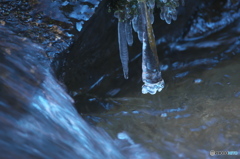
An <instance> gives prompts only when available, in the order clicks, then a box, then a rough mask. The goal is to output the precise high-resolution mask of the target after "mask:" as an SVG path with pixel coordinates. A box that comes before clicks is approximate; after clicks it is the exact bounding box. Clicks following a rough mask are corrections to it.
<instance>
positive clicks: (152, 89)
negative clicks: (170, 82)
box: [142, 80, 165, 95]
mask: <svg viewBox="0 0 240 159" xmlns="http://www.w3.org/2000/svg"><path fill="white" fill-rule="evenodd" d="M164 85H165V83H164V80H161V81H159V82H157V83H147V82H144V85H143V86H142V94H148V93H149V94H151V95H154V94H156V93H157V92H161V91H162V89H163V88H164Z"/></svg>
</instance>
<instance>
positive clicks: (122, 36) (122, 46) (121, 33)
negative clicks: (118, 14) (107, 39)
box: [118, 20, 129, 79]
mask: <svg viewBox="0 0 240 159" xmlns="http://www.w3.org/2000/svg"><path fill="white" fill-rule="evenodd" d="M125 25H126V24H125V22H122V21H120V20H119V21H118V45H119V53H120V59H121V62H122V67H123V73H124V78H125V79H128V61H129V57H128V46H127V39H126V32H125Z"/></svg>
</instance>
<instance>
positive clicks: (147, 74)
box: [142, 33, 164, 95]
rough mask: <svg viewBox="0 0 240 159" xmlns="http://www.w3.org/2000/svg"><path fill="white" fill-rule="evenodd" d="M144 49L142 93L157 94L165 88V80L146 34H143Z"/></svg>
mask: <svg viewBox="0 0 240 159" xmlns="http://www.w3.org/2000/svg"><path fill="white" fill-rule="evenodd" d="M143 37H144V38H143V48H142V80H143V82H144V84H143V86H142V93H143V94H147V93H150V94H152V95H154V94H156V93H157V91H158V92H161V90H162V89H163V88H164V80H163V79H162V77H161V72H160V68H159V62H158V59H156V58H155V57H154V54H153V52H152V51H151V49H150V46H149V41H148V37H147V35H146V33H144V34H143Z"/></svg>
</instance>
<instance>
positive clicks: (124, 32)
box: [115, 0, 184, 94]
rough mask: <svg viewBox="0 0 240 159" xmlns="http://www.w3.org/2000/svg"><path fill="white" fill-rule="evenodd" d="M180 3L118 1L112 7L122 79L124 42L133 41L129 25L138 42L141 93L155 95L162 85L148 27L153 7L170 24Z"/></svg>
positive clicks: (175, 0)
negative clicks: (114, 9)
mask: <svg viewBox="0 0 240 159" xmlns="http://www.w3.org/2000/svg"><path fill="white" fill-rule="evenodd" d="M179 1H180V2H179ZM180 3H181V5H184V0H125V1H124V0H121V1H119V5H118V6H117V7H116V8H117V11H115V17H116V18H118V43H119V52H120V59H121V62H122V66H123V72H124V77H125V78H126V79H127V78H128V61H129V57H128V45H129V46H131V45H132V44H133V35H132V28H133V30H134V31H135V32H137V34H138V39H139V40H140V41H141V42H142V81H143V82H144V85H143V86H142V93H143V94H147V93H150V94H156V92H157V91H158V92H160V91H161V90H162V89H163V87H164V80H163V79H162V77H161V70H160V65H159V61H158V55H157V49H156V43H155V37H154V33H153V29H152V24H153V22H154V15H153V11H154V8H155V6H157V7H158V8H160V9H161V12H160V18H161V19H162V20H165V21H166V23H167V24H170V23H171V21H172V20H177V9H176V8H177V7H179V4H180ZM131 26H132V28H131Z"/></svg>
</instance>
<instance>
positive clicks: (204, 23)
mask: <svg viewBox="0 0 240 159" xmlns="http://www.w3.org/2000/svg"><path fill="white" fill-rule="evenodd" d="M215 4H218V5H221V6H224V7H222V9H223V10H221V7H219V6H217V7H219V10H218V9H215V10H213V11H212V12H211V9H210V8H205V9H203V10H202V11H200V12H198V14H199V15H197V19H196V20H195V21H194V22H193V25H192V26H191V29H190V30H189V32H188V33H187V34H185V35H184V36H183V38H182V39H178V40H176V41H174V40H173V42H168V40H166V39H164V38H163V37H161V39H160V38H159V40H157V41H158V45H159V46H158V49H160V50H162V51H165V54H164V55H163V58H164V60H163V68H165V69H164V70H163V78H164V79H166V80H165V81H166V88H165V89H164V90H163V91H162V92H161V93H159V94H156V95H154V96H150V95H141V94H140V93H137V92H138V91H139V90H138V89H136V88H134V87H133V86H132V85H133V83H132V81H130V82H126V83H125V84H126V86H123V87H121V90H122V91H119V92H120V93H119V94H115V95H113V96H111V97H108V98H107V99H106V101H109V102H111V103H114V105H115V107H114V106H113V108H115V109H112V110H108V111H107V112H104V113H102V114H96V113H92V114H85V117H86V119H87V120H88V121H89V122H91V123H92V124H95V125H97V126H99V127H102V128H104V129H105V130H106V131H107V132H108V133H109V134H110V135H111V136H116V134H117V132H119V131H120V130H123V131H126V132H128V134H129V136H130V137H131V138H132V139H134V141H135V142H139V143H142V144H143V145H146V146H147V147H148V148H149V149H150V150H152V151H154V152H158V153H159V154H160V155H161V157H163V158H196V159H197V158H209V159H212V158H227V157H228V156H210V155H209V152H210V151H211V150H216V151H238V153H239V154H240V149H239V146H240V144H239V141H240V137H239V128H240V117H239V114H240V109H239V105H240V100H239V96H240V95H239V94H240V93H239V92H240V83H239V79H240V74H239V72H240V64H239V61H240V55H239V53H240V38H239V37H240V30H239V28H240V19H239V18H240V10H239V6H240V3H239V2H236V3H235V5H227V3H223V2H222V3H217V1H216V3H215ZM217 7H216V8H217ZM231 7H232V8H231ZM230 8H231V9H230ZM227 10H231V11H227ZM213 14H214V16H213V17H215V18H213V17H211V16H210V15H213ZM165 45H167V46H168V47H169V48H170V51H169V50H168V49H166V46H165ZM105 80H106V79H105ZM135 81H136V80H135ZM105 83H107V82H105ZM139 85H140V84H139ZM105 86H106V85H105ZM95 90H96V91H97V89H95ZM112 90H114V89H112ZM121 92H122V93H121ZM94 119H95V120H94ZM238 157H239V156H229V158H238Z"/></svg>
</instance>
